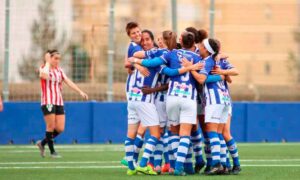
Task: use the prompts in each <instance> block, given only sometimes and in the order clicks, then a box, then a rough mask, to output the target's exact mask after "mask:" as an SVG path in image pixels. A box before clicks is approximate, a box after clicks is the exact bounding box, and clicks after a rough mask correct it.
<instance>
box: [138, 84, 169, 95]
mask: <svg viewBox="0 0 300 180" xmlns="http://www.w3.org/2000/svg"><path fill="white" fill-rule="evenodd" d="M168 87H169V84H163V85H161V86H158V87H154V88H150V87H143V88H142V92H143V94H151V93H155V92H160V91H166V90H168Z"/></svg>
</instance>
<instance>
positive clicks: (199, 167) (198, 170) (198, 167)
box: [194, 161, 205, 174]
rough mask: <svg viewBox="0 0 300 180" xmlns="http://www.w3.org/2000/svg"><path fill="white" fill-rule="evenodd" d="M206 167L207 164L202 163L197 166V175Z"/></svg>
mask: <svg viewBox="0 0 300 180" xmlns="http://www.w3.org/2000/svg"><path fill="white" fill-rule="evenodd" d="M204 166H205V162H204V161H202V162H201V163H200V164H195V169H194V170H195V173H196V174H199V173H200V171H201V169H202V168H203V167H204Z"/></svg>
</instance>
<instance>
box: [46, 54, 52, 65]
mask: <svg viewBox="0 0 300 180" xmlns="http://www.w3.org/2000/svg"><path fill="white" fill-rule="evenodd" d="M50 60H51V54H50V53H48V52H47V53H46V54H45V61H46V62H47V63H50Z"/></svg>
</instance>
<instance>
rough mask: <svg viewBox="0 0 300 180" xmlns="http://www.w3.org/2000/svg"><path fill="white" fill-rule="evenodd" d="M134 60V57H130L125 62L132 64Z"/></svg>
mask: <svg viewBox="0 0 300 180" xmlns="http://www.w3.org/2000/svg"><path fill="white" fill-rule="evenodd" d="M134 59H135V58H134V57H130V58H128V59H127V61H128V62H129V63H134Z"/></svg>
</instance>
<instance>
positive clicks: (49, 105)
mask: <svg viewBox="0 0 300 180" xmlns="http://www.w3.org/2000/svg"><path fill="white" fill-rule="evenodd" d="M46 108H47V110H48V111H49V112H51V111H52V109H53V105H52V104H47V105H46Z"/></svg>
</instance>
